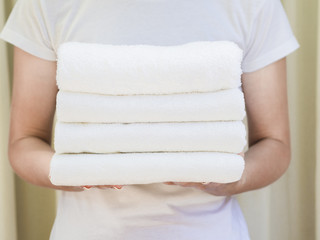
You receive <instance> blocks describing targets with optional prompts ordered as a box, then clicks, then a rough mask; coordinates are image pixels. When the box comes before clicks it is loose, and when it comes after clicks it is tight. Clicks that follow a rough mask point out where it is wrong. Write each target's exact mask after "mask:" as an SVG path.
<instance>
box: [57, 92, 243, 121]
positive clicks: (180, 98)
mask: <svg viewBox="0 0 320 240" xmlns="http://www.w3.org/2000/svg"><path fill="white" fill-rule="evenodd" d="M56 101H57V103H56V115H57V119H59V121H60V122H87V123H134V122H140V123H142V122H145V123H147V122H198V121H230V120H243V119H244V117H245V115H246V112H245V101H244V94H243V92H242V91H241V90H240V89H238V88H234V89H227V90H221V91H217V92H209V93H189V94H165V95H135V96H109V95H102V94H87V93H77V92H67V91H61V90H60V91H58V94H57V99H56ZM75 103H76V104H75ZM123 109H125V111H123ZM195 112H196V113H197V114H194V113H195Z"/></svg>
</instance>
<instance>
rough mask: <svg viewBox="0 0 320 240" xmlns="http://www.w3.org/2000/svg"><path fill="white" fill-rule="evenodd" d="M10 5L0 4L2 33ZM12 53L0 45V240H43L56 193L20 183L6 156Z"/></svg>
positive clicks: (5, 1) (11, 0) (0, 0)
mask: <svg viewBox="0 0 320 240" xmlns="http://www.w3.org/2000/svg"><path fill="white" fill-rule="evenodd" d="M13 5H14V0H0V28H1V29H2V27H3V25H4V23H5V20H6V19H7V17H8V15H9V13H10V11H11V9H12V7H13ZM12 50H13V48H12V46H10V45H9V44H6V43H4V42H3V41H0V240H17V239H18V240H44V239H49V234H50V230H51V227H52V224H53V220H54V216H55V210H56V198H55V192H54V191H53V190H51V189H45V188H41V187H37V186H33V185H31V184H28V183H26V182H24V181H22V180H21V179H19V178H18V177H17V176H15V175H14V173H13V171H12V169H11V167H10V164H9V161H8V156H7V147H8V133H9V114H10V97H11V86H12Z"/></svg>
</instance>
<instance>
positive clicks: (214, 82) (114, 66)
mask: <svg viewBox="0 0 320 240" xmlns="http://www.w3.org/2000/svg"><path fill="white" fill-rule="evenodd" d="M242 54H243V51H242V49H241V48H240V47H239V46H238V45H237V44H236V43H234V42H231V41H195V42H189V43H185V44H181V45H171V46H158V45H143V44H141V45H112V44H98V43H82V42H65V43H62V44H61V45H60V46H59V48H58V51H57V57H58V60H57V62H58V67H57V85H58V87H59V89H60V90H64V91H75V92H88V93H101V94H109V95H135V94H172V93H190V92H213V91H217V90H221V89H229V88H236V87H239V86H241V80H240V77H241V74H242V69H241V61H242Z"/></svg>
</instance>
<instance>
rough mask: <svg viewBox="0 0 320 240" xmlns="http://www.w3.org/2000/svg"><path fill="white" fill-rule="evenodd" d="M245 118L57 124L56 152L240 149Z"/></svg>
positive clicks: (244, 141)
mask: <svg viewBox="0 0 320 240" xmlns="http://www.w3.org/2000/svg"><path fill="white" fill-rule="evenodd" d="M246 144H247V141H246V129H245V125H244V123H243V122H242V121H216V122H181V123H180V122H179V123H130V124H123V123H107V124H106V123H91V124H88V123H62V122H57V124H56V127H55V137H54V147H55V150H56V153H82V152H87V153H118V152H181V151H185V152H193V151H212V152H228V153H240V152H241V151H242V150H243V148H244V147H245V145H246Z"/></svg>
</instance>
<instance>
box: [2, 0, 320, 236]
mask: <svg viewBox="0 0 320 240" xmlns="http://www.w3.org/2000/svg"><path fill="white" fill-rule="evenodd" d="M282 2H283V4H284V7H285V9H286V12H287V14H288V17H289V20H290V23H291V26H292V28H293V31H294V33H295V35H296V37H297V39H298V41H299V43H300V45H301V47H300V49H298V50H297V51H296V52H295V53H293V54H291V55H290V56H289V57H288V95H289V103H290V109H289V110H290V127H291V138H292V139H291V142H292V156H293V157H292V162H291V165H290V168H289V170H288V171H287V172H286V174H285V175H284V176H283V177H282V178H281V179H280V180H279V181H277V182H276V183H274V184H272V185H271V186H269V187H266V188H264V189H261V190H258V191H252V192H248V193H245V194H242V195H241V196H239V197H238V198H239V201H240V204H241V206H242V208H243V211H244V214H245V217H246V219H247V222H248V225H249V230H250V233H251V236H252V239H253V240H286V239H290V240H301V239H303V240H313V239H317V240H320V222H319V219H320V203H319V200H320V183H319V184H316V183H317V182H319V180H320V179H317V177H316V176H317V175H319V173H320V167H319V163H320V128H319V127H320V96H319V94H320V75H319V70H320V61H319V60H320V48H319V47H320V16H319V17H318V15H319V13H320V4H319V3H318V1H317V0H309V1H300V0H283V1H282ZM13 4H14V0H0V28H1V29H2V26H3V24H4V23H5V20H6V19H7V17H8V15H9V13H10V11H11V9H12V6H13ZM318 69H319V70H318ZM11 79H12V46H10V45H8V44H6V43H4V42H3V41H0V119H1V120H0V240H16V239H19V240H44V239H48V238H49V233H50V230H51V227H52V223H53V220H54V216H55V211H56V195H55V191H53V190H49V189H44V188H40V187H36V186H32V185H30V184H28V183H25V182H23V181H22V180H20V179H19V178H18V177H16V176H15V175H14V174H13V172H12V170H11V168H10V165H9V163H8V159H7V139H8V127H9V111H10V108H9V107H10V95H11V90H10V89H11V85H12V84H11ZM317 103H318V104H317ZM316 226H317V227H316ZM317 230H318V231H317Z"/></svg>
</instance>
